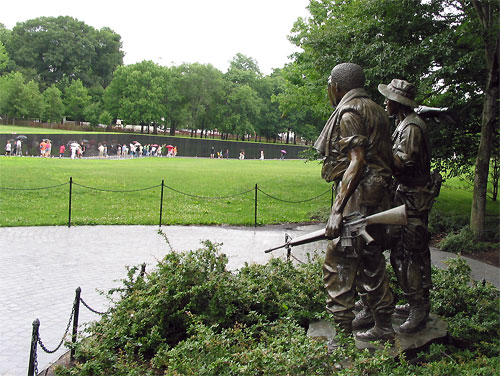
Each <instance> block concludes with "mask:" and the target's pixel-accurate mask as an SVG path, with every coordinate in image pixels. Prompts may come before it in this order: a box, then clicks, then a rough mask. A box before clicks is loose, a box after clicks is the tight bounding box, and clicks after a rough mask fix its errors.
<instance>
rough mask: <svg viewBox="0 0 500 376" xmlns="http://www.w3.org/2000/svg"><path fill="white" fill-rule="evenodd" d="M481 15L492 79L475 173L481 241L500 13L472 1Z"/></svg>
mask: <svg viewBox="0 0 500 376" xmlns="http://www.w3.org/2000/svg"><path fill="white" fill-rule="evenodd" d="M472 4H473V5H474V8H475V9H476V12H477V15H478V17H479V20H480V22H481V25H482V26H483V28H484V33H485V37H484V43H485V56H486V68H487V70H488V80H487V83H486V90H485V98H484V104H483V113H482V115H481V140H480V142H479V150H478V152H477V159H476V166H475V171H474V193H473V197H472V208H471V214H470V228H471V230H472V231H473V232H474V235H475V236H476V238H477V239H482V238H483V236H484V230H485V228H484V224H485V216H486V193H487V186H488V172H489V166H490V156H491V145H492V140H493V130H494V128H495V125H498V124H497V122H496V117H495V115H496V112H495V108H496V101H497V99H498V95H499V81H500V80H499V67H498V64H499V56H498V55H499V43H500V38H499V36H498V33H497V32H494V30H493V29H494V25H496V22H498V13H496V12H495V10H494V8H493V7H494V5H492V4H489V3H487V2H484V3H483V2H479V1H477V0H476V1H472Z"/></svg>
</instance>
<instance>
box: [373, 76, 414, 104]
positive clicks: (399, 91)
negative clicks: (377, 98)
mask: <svg viewBox="0 0 500 376" xmlns="http://www.w3.org/2000/svg"><path fill="white" fill-rule="evenodd" d="M378 91H379V92H380V93H381V94H382V95H383V96H384V97H386V98H387V99H390V100H391V101H394V102H398V103H401V104H402V105H404V106H408V107H411V108H415V107H418V104H417V102H415V95H416V94H417V88H416V87H415V85H413V84H411V83H409V82H408V81H405V80H398V79H397V78H395V79H393V80H392V81H391V83H390V84H389V85H384V84H379V85H378Z"/></svg>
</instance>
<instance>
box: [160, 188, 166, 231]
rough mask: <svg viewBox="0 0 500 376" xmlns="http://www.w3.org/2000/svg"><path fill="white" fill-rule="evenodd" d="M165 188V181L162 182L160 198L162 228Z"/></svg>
mask: <svg viewBox="0 0 500 376" xmlns="http://www.w3.org/2000/svg"><path fill="white" fill-rule="evenodd" d="M164 186H165V180H164V179H162V180H161V197H160V226H159V227H161V216H162V213H163V187H164Z"/></svg>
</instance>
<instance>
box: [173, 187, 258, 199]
mask: <svg viewBox="0 0 500 376" xmlns="http://www.w3.org/2000/svg"><path fill="white" fill-rule="evenodd" d="M165 188H168V189H170V190H171V191H174V192H176V193H180V194H181V195H184V196H189V197H193V198H200V199H204V200H223V199H226V198H233V197H237V196H242V195H245V194H247V193H249V192H252V191H253V188H252V189H249V190H247V191H244V192H241V193H236V194H234V195H229V196H198V195H193V194H190V193H186V192H181V191H179V190H177V189H175V188H172V187H169V186H168V185H165Z"/></svg>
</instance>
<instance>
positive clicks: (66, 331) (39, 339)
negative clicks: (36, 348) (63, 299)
mask: <svg viewBox="0 0 500 376" xmlns="http://www.w3.org/2000/svg"><path fill="white" fill-rule="evenodd" d="M74 315H75V305H74V304H73V308H72V309H71V315H70V316H69V320H68V325H66V330H65V331H64V334H63V337H62V339H61V342H59V345H57V347H56V348H55V349H54V350H49V349H48V348H47V347H45V345H44V343H43V342H42V337H41V335H40V333H38V340H37V341H38V343H39V344H40V347H41V348H42V350H43V351H45V352H46V353H47V354H53V353H55V352H56V351H57V350H59V348H60V347H61V346H62V344H63V343H64V338H66V336H67V335H68V332H69V327H70V325H71V321H72V320H73V316H74Z"/></svg>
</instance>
